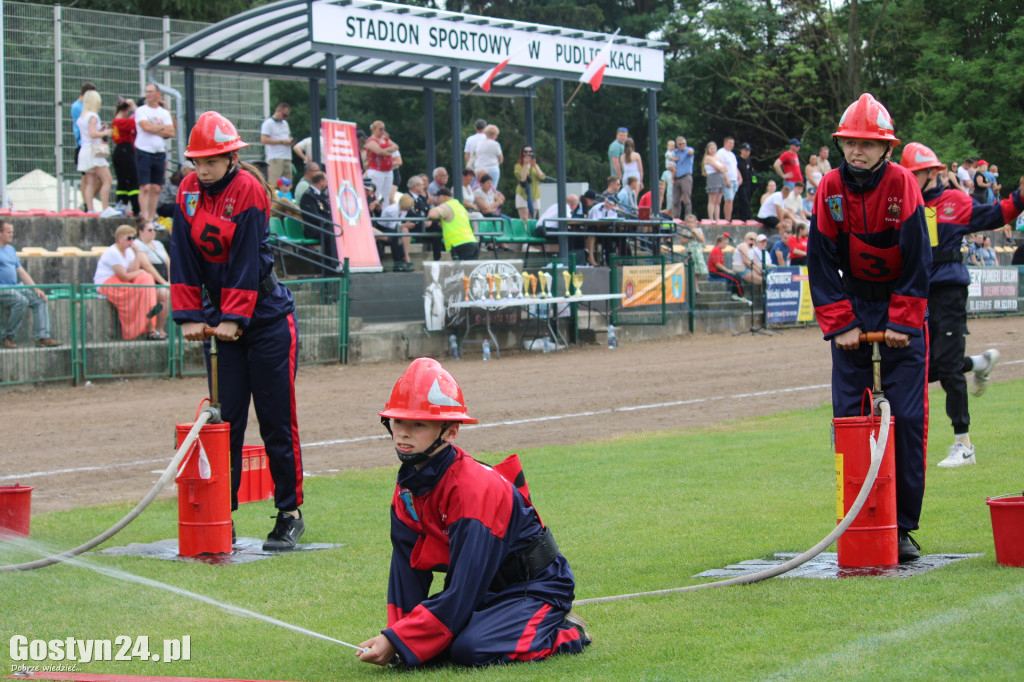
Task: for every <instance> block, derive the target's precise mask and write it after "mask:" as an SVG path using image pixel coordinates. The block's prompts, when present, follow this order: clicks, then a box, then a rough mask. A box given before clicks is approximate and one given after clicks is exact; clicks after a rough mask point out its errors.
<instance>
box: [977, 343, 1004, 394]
mask: <svg viewBox="0 0 1024 682" xmlns="http://www.w3.org/2000/svg"><path fill="white" fill-rule="evenodd" d="M982 356H984V358H985V359H986V360H988V365H987V366H986V367H985V369H976V370H974V376H973V377H972V378H971V395H973V396H974V397H975V398H978V397H980V396H981V394H982V393H984V392H985V389H986V388H988V375H989V374H991V373H992V370H993V368H995V366H996V363H997V362H999V351H997V350H996V349H995V348H989V349H988V350H987V351H985V352H984V353H982Z"/></svg>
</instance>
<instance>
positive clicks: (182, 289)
mask: <svg viewBox="0 0 1024 682" xmlns="http://www.w3.org/2000/svg"><path fill="white" fill-rule="evenodd" d="M201 292H202V289H200V288H199V287H195V286H190V285H188V284H180V283H178V284H171V306H172V307H173V308H174V309H175V310H202V308H203V302H202V294H201Z"/></svg>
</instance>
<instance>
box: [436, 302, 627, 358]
mask: <svg viewBox="0 0 1024 682" xmlns="http://www.w3.org/2000/svg"><path fill="white" fill-rule="evenodd" d="M625 297H626V295H625V294H584V295H582V296H555V297H551V298H533V297H530V298H482V299H478V300H473V301H459V302H457V303H449V304H448V307H449V308H465V309H469V308H479V309H480V310H483V311H484V316H485V326H486V328H487V335H488V336H489V337H490V339H491V344H492V348H493V350H494V354H495V357H497V358H500V357H501V347H500V345H499V344H498V339H497V338H496V337H495V336H494V332H493V331H492V330H491V312H492V311H495V310H505V309H506V308H523V307H526V306H531V305H546V306H558V305H561V304H565V303H593V302H596V301H614V300H619V299H623V298H625ZM556 310H557V308H556ZM552 320H557V317H555V316H554V315H551V314H549V315H548V317H547V325H548V331H549V332H550V333H551V335H552V337H553V338H554V339H555V340H556V341H557V339H558V338H559V337H561V338H562V341H563V342H565V347H566V348H568V347H569V342H568V341H567V340H566V339H565V337H564V336H562V334H561V332H560V331H559V330H558V325H557V323H556V324H555V326H554V327H552V326H551V321H552ZM472 328H473V321H472V319H471V318H470V316H469V315H466V330H465V331H464V332H463V334H462V343H460V344H459V350H460V351H461V350H462V345H463V343H465V341H466V337H467V336H469V331H470V330H471V329H472Z"/></svg>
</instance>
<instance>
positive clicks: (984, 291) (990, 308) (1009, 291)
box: [967, 267, 1020, 313]
mask: <svg viewBox="0 0 1024 682" xmlns="http://www.w3.org/2000/svg"><path fill="white" fill-rule="evenodd" d="M967 271H968V272H969V273H970V275H971V283H970V284H969V285H968V286H967V312H968V313H1008V312H1013V311H1015V310H1017V283H1018V280H1019V279H1020V272H1019V271H1018V270H1017V268H1016V267H1011V268H999V267H995V268H967Z"/></svg>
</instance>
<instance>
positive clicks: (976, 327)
mask: <svg viewBox="0 0 1024 682" xmlns="http://www.w3.org/2000/svg"><path fill="white" fill-rule="evenodd" d="M970 329H971V336H970V337H968V352H971V353H979V352H981V351H982V350H984V349H986V348H990V347H995V348H998V349H999V350H1000V352H1001V353H1002V364H1001V365H1000V367H999V369H998V370H997V372H996V373H995V374H994V375H993V380H994V381H1005V380H1010V379H1020V378H1022V377H1024V347H1022V343H1021V340H1022V334H1024V319H1022V318H1020V317H1009V318H999V319H985V320H972V321H971V322H970ZM830 364H831V363H830V361H829V353H828V345H827V344H826V343H825V342H824V341H822V339H821V335H820V333H819V332H818V331H817V329H811V328H807V329H793V330H786V331H784V332H783V333H780V334H774V335H772V336H753V335H750V334H744V335H742V336H735V337H734V336H730V335H727V334H715V335H707V334H701V335H697V336H695V337H681V338H676V339H671V340H665V341H654V342H643V343H624V344H623V345H621V346H620V347H619V348H618V349H617V350H615V351H609V350H608V349H607V348H604V347H601V346H589V347H586V348H573V349H572V350H570V351H569V352H567V353H565V352H559V353H551V354H549V355H544V354H539V353H514V352H513V353H507V354H506V355H505V356H503V358H502V359H501V360H492V361H490V362H483V361H481V360H479V358H475V359H468V360H463V361H459V362H451V363H449V364H448V366H449V368H450V369H451V371H452V372H453V374H454V375H455V377H456V378H457V379H458V380H459V382H460V384H461V385H462V388H463V391H464V392H465V395H466V399H467V402H468V405H469V411H470V414H472V415H473V416H474V417H477V418H478V419H479V420H480V422H481V425H480V426H479V427H471V428H468V429H466V430H464V431H463V432H462V434H461V435H460V436H459V441H460V444H461V445H464V446H465V447H466V448H467V449H468V450H469V451H470V452H473V453H480V452H483V451H487V450H489V451H495V450H506V449H508V450H511V449H524V448H529V447H533V446H539V445H561V444H570V443H578V442H580V441H586V440H595V439H601V438H608V437H613V436H618V435H621V434H627V433H635V432H642V431H649V430H656V429H668V428H682V427H686V426H699V425H706V424H713V423H716V422H721V421H726V420H732V419H737V418H740V417H741V416H743V415H755V414H756V415H763V414H770V413H773V412H779V411H784V410H790V409H795V408H804V407H813V406H818V405H821V404H822V403H825V402H827V401H828V400H829V389H828V383H829V372H830ZM404 368H405V364H397V363H395V364H382V365H360V366H342V365H330V366H318V367H304V368H300V371H299V377H298V382H297V394H298V416H299V428H300V433H301V435H302V442H303V457H304V461H305V469H306V471H307V472H308V473H309V474H312V475H316V474H325V473H330V472H335V471H338V470H344V469H366V468H371V467H378V466H384V465H387V466H390V465H392V464H394V463H395V461H396V460H395V456H394V450H392V449H391V447H390V446H389V445H388V444H387V442H386V441H384V440H383V439H380V438H375V437H377V436H380V435H381V434H382V433H383V429H382V427H381V426H380V424H379V421H378V418H377V416H376V412H377V410H379V409H381V408H382V406H383V404H384V401H385V400H386V399H387V396H388V395H389V393H390V391H391V387H392V386H393V385H394V382H395V380H396V379H397V378H398V377H399V375H400V374H401V373H402V371H403V369H404ZM780 389H789V390H781V391H780ZM205 393H206V388H205V381H204V380H201V379H197V378H192V379H152V380H148V379H147V380H132V381H119V382H110V383H99V384H95V385H91V386H80V387H76V388H69V387H51V388H32V389H18V390H12V391H9V392H6V393H5V394H3V395H2V397H0V400H2V401H3V412H2V414H3V424H4V438H3V440H2V442H0V485H10V484H13V483H15V482H17V481H20V482H22V483H23V484H25V485H32V486H34V487H35V491H34V493H33V508H32V510H33V512H35V513H38V512H46V511H54V510H65V509H71V508H74V507H79V506H84V505H95V504H104V503H110V502H136V501H138V500H139V499H140V498H141V497H142V496H143V495H144V494H145V493H146V491H148V490H149V488H150V487H151V486H152V484H153V483H154V481H155V480H156V478H157V476H156V475H155V474H154V473H153V472H154V471H158V470H163V469H164V467H166V465H167V462H168V461H169V459H170V457H171V456H172V455H173V453H174V447H173V446H174V440H173V439H174V431H173V427H174V424H175V423H179V422H181V423H190V422H191V421H192V420H193V418H194V414H195V410H196V406H197V404H198V402H199V400H200V398H201V397H202V396H203V395H205ZM637 407H641V408H643V409H628V408H637ZM612 410H615V412H614V413H613V412H612ZM566 415H574V416H566ZM559 416H561V417H562V418H553V417H559ZM512 420H530V421H529V422H528V423H527V424H508V425H503V424H499V423H500V422H507V421H512ZM937 427H938V428H939V429H946V428H948V425H947V424H946V423H944V422H943V423H940V424H938V425H937ZM247 440H248V442H250V443H258V442H259V435H258V430H257V428H256V422H255V418H254V417H250V427H249V431H248V434H247ZM345 440H350V441H352V442H339V441H345ZM163 495H164V496H170V495H173V493H172V492H170V491H164V493H163Z"/></svg>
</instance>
